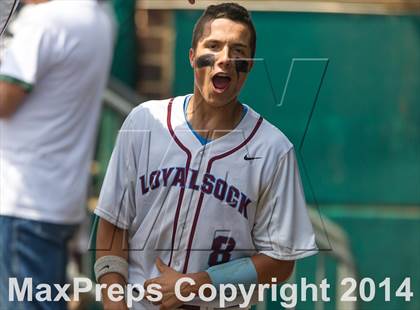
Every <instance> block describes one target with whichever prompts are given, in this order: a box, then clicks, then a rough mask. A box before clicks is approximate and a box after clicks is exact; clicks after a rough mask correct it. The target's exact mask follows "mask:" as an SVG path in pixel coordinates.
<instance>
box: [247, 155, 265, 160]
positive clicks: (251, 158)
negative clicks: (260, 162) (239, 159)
mask: <svg viewBox="0 0 420 310" xmlns="http://www.w3.org/2000/svg"><path fill="white" fill-rule="evenodd" d="M261 158H262V157H249V156H248V155H245V156H244V159H245V160H254V159H261Z"/></svg>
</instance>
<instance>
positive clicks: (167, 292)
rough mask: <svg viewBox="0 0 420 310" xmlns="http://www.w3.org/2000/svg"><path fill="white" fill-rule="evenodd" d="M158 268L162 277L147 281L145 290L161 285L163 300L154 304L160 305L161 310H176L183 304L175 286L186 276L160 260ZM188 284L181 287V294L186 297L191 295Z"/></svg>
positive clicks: (157, 261)
mask: <svg viewBox="0 0 420 310" xmlns="http://www.w3.org/2000/svg"><path fill="white" fill-rule="evenodd" d="M156 267H157V269H158V270H159V272H160V276H159V277H157V278H154V279H150V280H147V281H146V282H144V288H145V289H146V291H147V287H148V286H149V285H151V284H159V285H160V286H161V290H160V291H161V293H162V296H163V297H162V299H161V300H160V301H158V302H155V303H153V304H155V305H160V309H161V310H169V309H176V308H178V307H179V306H181V305H182V304H183V302H181V301H179V300H178V299H177V298H176V295H175V284H176V282H177V281H178V280H179V279H180V278H182V277H185V275H184V274H182V273H180V272H177V271H175V270H174V269H173V268H171V267H169V266H167V265H165V264H164V263H163V262H162V260H161V259H160V258H157V260H156ZM189 287H190V285H188V283H183V284H182V285H181V292H182V294H183V295H184V294H185V295H184V296H188V294H189Z"/></svg>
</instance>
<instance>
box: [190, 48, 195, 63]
mask: <svg viewBox="0 0 420 310" xmlns="http://www.w3.org/2000/svg"><path fill="white" fill-rule="evenodd" d="M189 58H190V65H191V68H194V62H195V50H194V49H193V48H190V52H189Z"/></svg>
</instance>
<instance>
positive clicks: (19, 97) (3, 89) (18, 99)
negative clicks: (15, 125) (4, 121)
mask: <svg viewBox="0 0 420 310" xmlns="http://www.w3.org/2000/svg"><path fill="white" fill-rule="evenodd" d="M26 94H27V93H26V91H25V89H23V88H22V87H21V86H19V85H17V84H14V83H9V82H6V81H0V118H9V117H11V116H12V115H13V114H14V113H15V112H16V111H17V109H18V107H19V106H20V105H21V104H22V102H23V100H24V98H25V96H26Z"/></svg>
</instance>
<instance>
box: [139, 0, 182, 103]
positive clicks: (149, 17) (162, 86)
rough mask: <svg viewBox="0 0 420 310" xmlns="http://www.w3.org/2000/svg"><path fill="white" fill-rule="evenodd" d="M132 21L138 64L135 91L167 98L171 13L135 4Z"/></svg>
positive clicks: (171, 48)
mask: <svg viewBox="0 0 420 310" xmlns="http://www.w3.org/2000/svg"><path fill="white" fill-rule="evenodd" d="M136 25H137V37H138V40H139V61H138V63H139V66H140V67H139V77H138V84H137V91H138V92H139V93H141V94H142V95H144V96H146V97H148V98H153V99H159V98H167V97H169V96H170V95H171V93H172V92H171V86H172V85H171V84H172V77H173V71H174V68H173V66H174V62H173V48H174V43H175V42H174V40H175V30H174V27H173V13H172V12H171V11H166V10H145V9H140V8H139V9H137V11H136Z"/></svg>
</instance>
